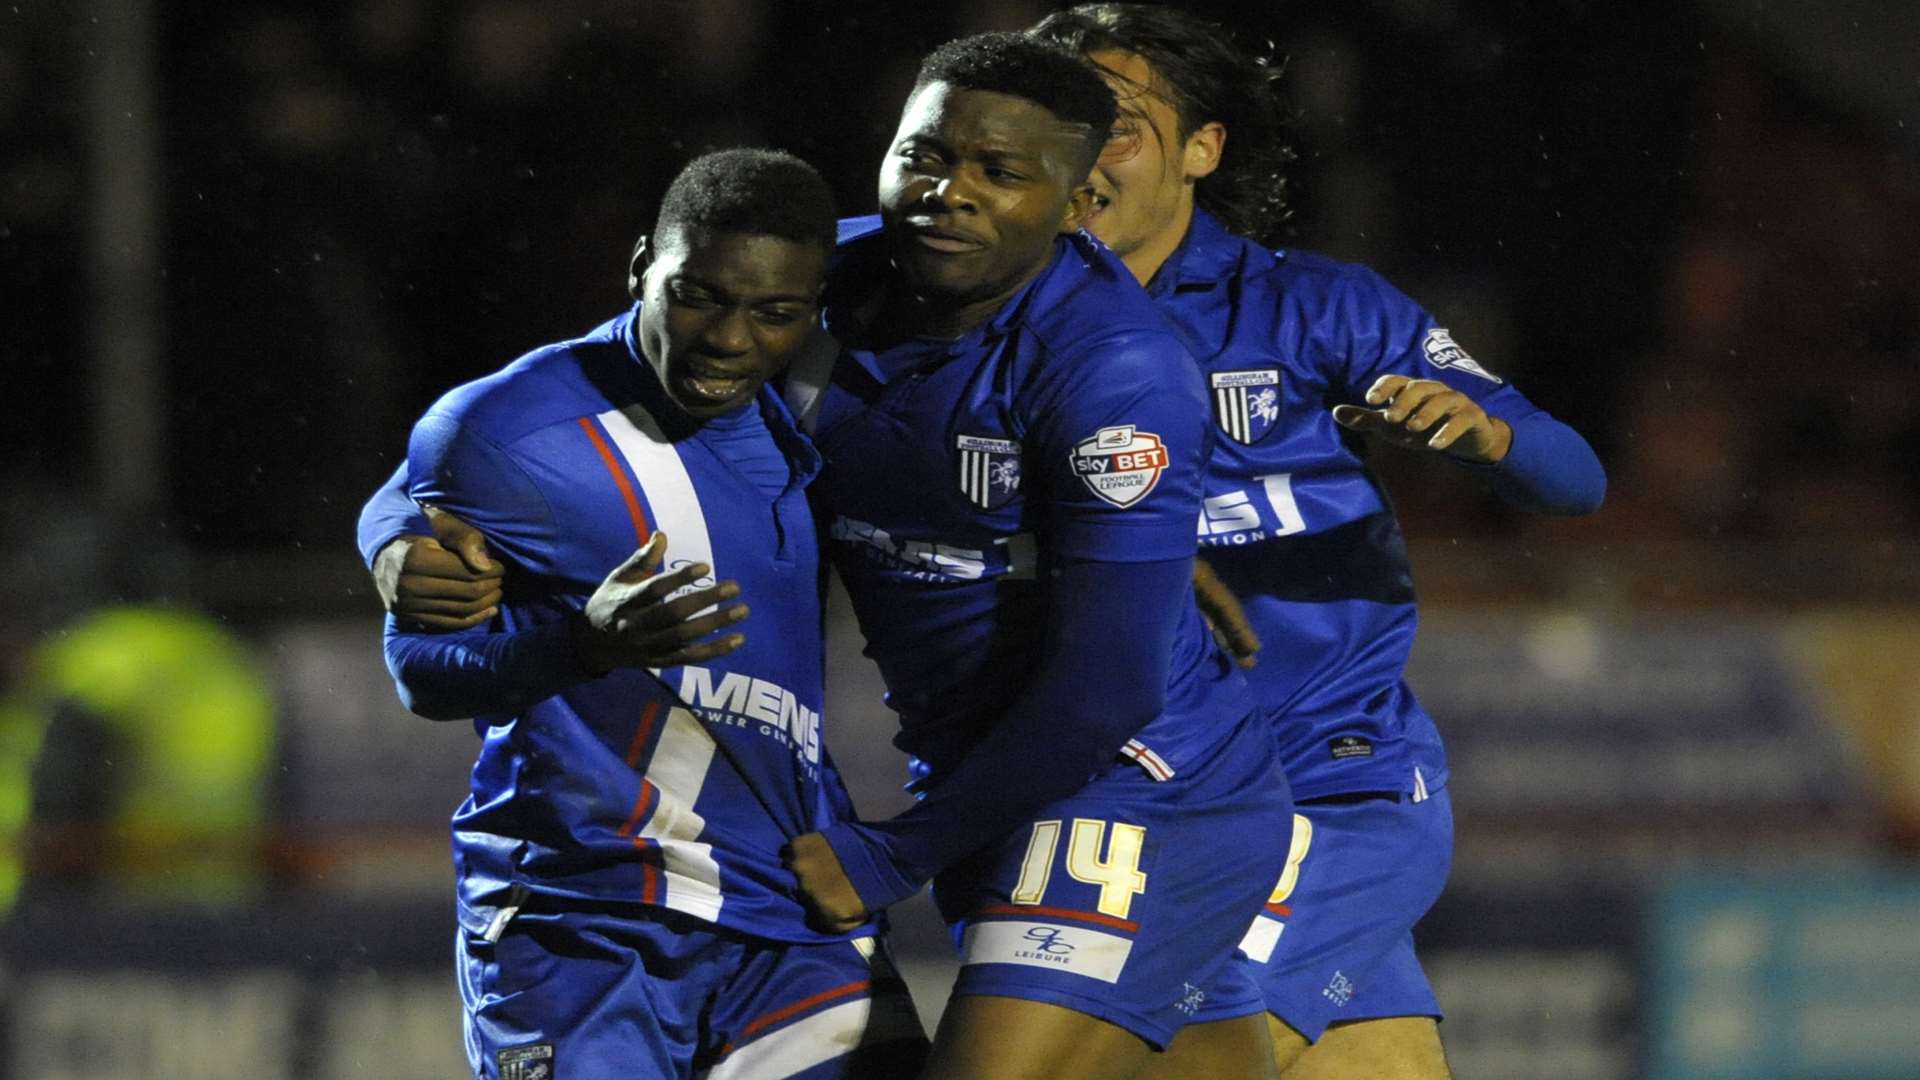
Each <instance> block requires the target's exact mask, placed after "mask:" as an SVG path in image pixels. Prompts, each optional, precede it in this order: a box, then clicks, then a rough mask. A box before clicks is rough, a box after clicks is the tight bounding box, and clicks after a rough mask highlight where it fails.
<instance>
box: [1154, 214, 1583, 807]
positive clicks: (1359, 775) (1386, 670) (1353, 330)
mask: <svg viewBox="0 0 1920 1080" xmlns="http://www.w3.org/2000/svg"><path fill="white" fill-rule="evenodd" d="M1148 291H1149V293H1150V294H1151V295H1152V296H1153V298H1154V300H1155V302H1156V303H1157V304H1158V305H1159V307H1160V309H1161V311H1162V312H1164V313H1165V314H1166V315H1167V316H1169V317H1170V318H1171V320H1172V321H1173V322H1174V323H1175V324H1176V325H1177V326H1178V327H1179V329H1180V331H1181V333H1182V334H1183V335H1184V337H1185V338H1186V340H1187V343H1188V345H1189V347H1190V348H1191V349H1192V352H1193V354H1194V357H1195V359H1196V360H1197V361H1198V362H1199V363H1200V366H1201V368H1202V370H1203V372H1204V373H1205V377H1206V380H1207V390H1208V393H1209V397H1210V405H1211V409H1212V413H1213V419H1214V423H1215V426H1216V428H1217V435H1218V438H1217V441H1216V442H1215V445H1214V450H1213V454H1212V456H1211V457H1210V458H1209V459H1208V462H1207V476H1206V493H1205V501H1204V503H1203V505H1202V508H1201V513H1200V515H1199V519H1198V522H1199V542H1200V553H1201V555H1202V556H1203V557H1204V558H1206V559H1207V561H1208V562H1210V563H1211V564H1212V565H1213V567H1214V568H1215V570H1216V571H1218V573H1219V575H1220V577H1221V578H1222V579H1223V580H1224V581H1225V582H1226V584H1227V585H1228V586H1230V587H1231V588H1232V589H1233V591H1234V593H1235V594H1236V595H1238V596H1239V598H1240V602H1241V604H1242V605H1243V606H1244V607H1245V608H1246V612H1247V616H1248V618H1249V620H1250V621H1251V622H1252V625H1253V627H1254V629H1255V630H1256V631H1257V632H1258V633H1259V635H1260V638H1261V641H1262V643H1263V648H1262V649H1261V651H1260V655H1259V663H1258V665H1257V666H1256V667H1255V668H1253V669H1252V670H1251V671H1249V672H1247V678H1248V681H1249V682H1250V683H1251V684H1252V686H1253V689H1254V692H1255V695H1256V696H1257V698H1258V699H1259V701H1260V704H1261V707H1262V708H1264V709H1265V710H1267V711H1268V713H1269V714H1270V715H1271V716H1272V717H1273V718H1274V721H1275V727H1276V730H1277V731H1278V732H1279V734H1280V737H1281V740H1282V753H1283V757H1284V762H1285V767H1286V772H1287V776H1288V778H1289V780H1290V781H1291V783H1292V785H1293V792H1294V797H1295V798H1296V799H1311V798H1314V797H1316V796H1323V795H1330V794H1337V793H1350V792H1357V791H1392V792H1403V793H1408V794H1412V795H1415V796H1423V795H1424V793H1425V791H1426V790H1429V789H1436V788H1438V787H1440V786H1441V785H1443V784H1444V783H1445V782H1446V776H1447V767H1446V757H1445V754H1444V752H1443V750H1442V747H1441V742H1440V737H1439V734H1438V732H1437V731H1436V730H1435V728H1434V724H1433V720H1432V719H1431V718H1430V717H1429V716H1428V715H1427V712H1426V710H1425V709H1423V708H1422V707H1421V706H1420V703H1419V702H1418V701H1417V700H1415V698H1414V696H1413V693H1412V692H1411V690H1409V689H1408V687H1407V684H1406V682H1405V680H1404V678H1403V670H1404V668H1405V666H1406V662H1407V656H1408V652H1409V650H1410V649H1411V647H1412V645H1413V638H1414V626H1415V608H1414V592H1413V578H1412V574H1411V570H1410V568H1409V565H1408V560H1407V550H1406V543H1405V541H1404V539H1403V538H1402V536H1401V533H1400V526H1399V523H1398V522H1397V521H1396V520H1395V518H1394V515H1393V510H1392V508H1391V507H1390V505H1389V504H1388V501H1387V498H1386V495H1385V493H1384V491H1383V490H1382V487H1381V485H1380V483H1379V481H1378V480H1377V479H1376V478H1375V477H1374V475H1373V474H1372V472H1370V471H1369V470H1368V468H1367V465H1366V461H1365V459H1364V458H1363V457H1362V456H1361V453H1360V452H1359V451H1358V446H1359V443H1358V442H1357V441H1356V440H1355V439H1354V438H1353V437H1352V436H1350V435H1349V434H1348V433H1347V432H1346V431H1345V429H1343V428H1341V427H1340V426H1339V425H1338V424H1336V423H1335V422H1334V419H1333V416H1332V413H1331V409H1332V407H1333V406H1334V405H1336V404H1340V403H1351V404H1364V397H1365V394H1366V392H1367V390H1368V388H1369V387H1370V386H1372V385H1373V383H1374V381H1375V380H1377V379H1378V378H1380V377H1381V376H1383V375H1390V374H1397V375H1405V376H1409V377H1411V378H1417V379H1437V380H1439V381H1441V382H1444V383H1446V384H1447V385H1448V386H1450V387H1452V388H1454V389H1456V390H1459V391H1461V392H1462V393H1465V394H1466V395H1467V396H1468V397H1471V398H1472V399H1474V400H1475V401H1476V402H1478V403H1479V404H1480V406H1481V407H1482V408H1484V409H1485V410H1486V411H1487V413H1488V414H1489V415H1491V416H1495V417H1498V418H1500V419H1502V420H1505V421H1507V422H1508V423H1509V424H1510V425H1512V426H1513V428H1514V432H1515V444H1514V445H1515V450H1514V451H1513V452H1511V453H1510V454H1509V457H1508V460H1507V461H1503V462H1502V463H1501V464H1500V465H1496V466H1491V467H1481V466H1475V468H1479V469H1482V470H1483V471H1484V472H1485V473H1486V474H1487V475H1488V477H1489V479H1490V480H1492V481H1493V483H1494V484H1495V486H1496V488H1497V489H1502V490H1503V494H1505V493H1508V492H1511V493H1512V494H1513V495H1514V497H1516V498H1518V499H1521V500H1523V501H1536V502H1542V503H1544V504H1545V505H1544V508H1547V509H1573V510H1580V509H1591V508H1592V507H1591V506H1590V505H1586V504H1585V502H1586V501H1591V502H1592V503H1593V504H1597V502H1598V498H1599V495H1598V492H1597V491H1596V490H1594V485H1595V484H1596V483H1597V484H1599V485H1600V486H1602V487H1603V486H1604V477H1603V476H1602V475H1601V474H1600V473H1599V465H1598V462H1597V461H1596V460H1594V459H1593V457H1592V452H1591V451H1590V450H1588V449H1586V444H1585V442H1584V441H1582V440H1580V439H1579V437H1578V435H1575V434H1574V433H1573V432H1572V431H1571V430H1570V429H1567V428H1566V427H1565V425H1562V424H1560V423H1559V422H1558V421H1555V420H1553V419H1552V418H1551V417H1549V416H1548V415H1547V414H1546V413H1544V412H1542V411H1541V410H1540V409H1538V408H1536V407H1535V406H1534V405H1533V404H1532V403H1531V402H1529V401H1528V400H1527V399H1526V398H1525V397H1523V396H1522V395H1521V394H1520V392H1519V391H1517V390H1515V389H1514V388H1513V386H1512V385H1510V384H1509V383H1507V382H1506V381H1505V380H1503V379H1501V378H1500V377H1499V376H1498V375H1496V374H1494V373H1493V372H1491V371H1489V370H1487V369H1486V368H1484V367H1482V366H1481V365H1480V364H1479V363H1478V362H1476V361H1475V360H1474V359H1473V358H1472V356H1470V355H1469V354H1468V353H1467V352H1466V351H1465V350H1463V349H1462V348H1461V347H1460V346H1459V345H1458V344H1456V343H1455V342H1454V341H1453V338H1452V336H1451V335H1450V334H1449V332H1448V331H1447V330H1446V328H1444V327H1442V326H1440V325H1439V324H1438V323H1437V322H1436V321H1435V319H1434V318H1433V316H1432V315H1430V314H1428V313H1427V312H1426V311H1424V310H1423V309H1421V308H1420V306H1419V305H1417V304H1416V303H1414V302H1413V301H1412V300H1410V299H1409V298H1407V297H1406V296H1405V295H1403V294H1402V293H1400V292H1399V291H1398V290H1396V289H1394V288H1393V286H1391V285H1389V284H1388V283H1387V282H1386V281H1384V280H1383V279H1381V278H1380V277H1379V276H1378V275H1376V274H1375V273H1373V272H1372V271H1370V270H1368V269H1366V268H1365V267H1361V266H1355V265H1349V264H1344V263H1339V262H1335V261H1333V260H1331V259H1328V258H1325V257H1323V256H1320V255H1315V254H1312V253H1310V252H1305V251H1291V250H1281V251H1270V250H1268V249H1266V248H1264V247H1261V246H1260V245H1258V244H1255V243H1253V242H1252V241H1249V240H1245V239H1242V238H1240V237H1238V236H1235V235H1233V234H1231V233H1229V232H1227V231H1226V230H1225V229H1224V228H1222V227H1221V226H1220V224H1219V223H1218V222H1216V221H1215V220H1214V219H1213V218H1211V217H1209V216H1208V215H1207V214H1206V213H1204V212H1196V213H1195V215H1194V219H1193V225H1192V227H1191V228H1190V229H1189V231H1188V234H1187V236H1186V238H1185V240H1184V241H1183V242H1182V244H1181V246H1180V247H1179V248H1178V249H1177V250H1176V251H1175V252H1174V254H1173V255H1172V256H1171V257H1170V258H1169V259H1168V260H1167V262H1166V264H1165V265H1164V266H1162V268H1161V270H1160V272H1159V273H1158V274H1157V275H1156V276H1155V278H1154V280H1153V281H1152V282H1151V284H1150V286H1149V289H1148ZM1569 439H1570V440H1571V442H1572V443H1577V447H1574V448H1573V449H1572V450H1571V452H1569V453H1568V454H1566V455H1564V460H1563V458H1562V456H1560V455H1557V454H1556V455H1550V456H1548V457H1547V458H1546V459H1544V460H1540V458H1539V454H1538V453H1537V452H1536V453H1533V456H1532V457H1529V456H1528V453H1527V452H1535V451H1537V449H1538V448H1541V447H1557V446H1563V445H1568V444H1567V440H1569ZM1523 451H1525V452H1523ZM1583 455H1584V457H1583ZM1569 488H1571V489H1578V490H1574V491H1572V492H1571V493H1570V492H1569V491H1568V490H1566V489H1569ZM1569 499H1571V500H1572V502H1571V504H1569V503H1568V502H1567V500H1569Z"/></svg>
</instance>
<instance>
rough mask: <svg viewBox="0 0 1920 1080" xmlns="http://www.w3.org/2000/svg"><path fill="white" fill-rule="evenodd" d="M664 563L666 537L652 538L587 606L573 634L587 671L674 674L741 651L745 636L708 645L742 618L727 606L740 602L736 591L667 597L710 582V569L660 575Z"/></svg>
mask: <svg viewBox="0 0 1920 1080" xmlns="http://www.w3.org/2000/svg"><path fill="white" fill-rule="evenodd" d="M666 557H667V534H666V533H654V534H653V535H652V536H650V537H648V538H647V542H646V544H645V545H644V546H642V547H641V548H640V549H639V550H637V551H635V552H634V553H633V554H632V555H631V556H629V557H628V558H627V561H626V562H624V563H621V564H620V565H619V567H617V568H616V569H615V570H614V571H613V573H611V574H608V575H607V578H606V580H605V581H602V582H601V583H600V587H599V588H598V589H595V590H594V592H593V595H592V596H591V597H589V598H588V600H587V608H586V612H585V614H584V618H582V619H581V620H580V621H579V622H578V623H577V624H576V625H575V629H574V646H575V647H576V648H577V649H578V650H579V654H580V662H581V663H582V664H583V665H584V666H585V667H586V668H587V670H589V671H592V672H595V673H597V674H605V673H606V672H609V671H612V670H613V669H614V668H619V667H639V668H663V667H676V666H678V665H680V664H690V663H694V662H696V661H701V660H711V659H713V658H715V657H717V656H725V655H727V654H728V653H730V652H732V651H734V650H735V649H738V648H739V647H740V646H742V645H745V644H746V643H747V636H746V635H745V634H739V633H731V634H724V635H722V636H720V637H712V635H713V634H715V633H717V632H719V631H721V630H724V629H726V628H727V627H729V626H732V625H733V624H734V623H737V622H739V621H740V620H742V619H744V618H746V617H747V605H745V604H728V603H727V601H729V600H732V599H733V598H734V597H736V596H739V595H740V584H739V583H738V582H735V581H722V582H719V583H717V584H714V585H709V586H707V587H706V588H703V589H694V590H693V591H691V592H688V593H686V594H685V595H682V596H673V594H674V593H675V592H676V591H678V590H680V589H683V588H686V587H688V586H691V585H692V584H693V583H694V582H696V581H699V580H701V579H702V578H705V577H707V576H708V575H710V574H712V573H713V567H711V566H708V565H707V564H706V563H689V564H688V565H686V566H682V567H680V568H679V569H677V570H673V571H671V572H669V573H665V574H662V573H660V564H661V563H662V562H664V561H665V560H666ZM669 597H672V599H668V598H669ZM709 609H712V610H709Z"/></svg>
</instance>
